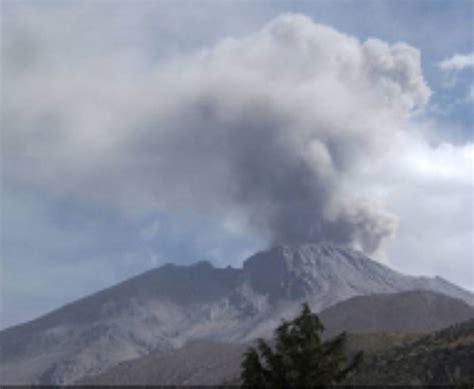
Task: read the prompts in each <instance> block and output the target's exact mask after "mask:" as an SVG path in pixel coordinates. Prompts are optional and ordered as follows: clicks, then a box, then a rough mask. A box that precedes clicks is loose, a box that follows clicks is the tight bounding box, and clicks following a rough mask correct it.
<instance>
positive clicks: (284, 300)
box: [0, 244, 474, 384]
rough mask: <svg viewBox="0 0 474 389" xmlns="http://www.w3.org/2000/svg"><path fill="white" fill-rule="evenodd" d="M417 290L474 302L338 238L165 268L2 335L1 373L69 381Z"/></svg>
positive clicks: (7, 379)
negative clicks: (365, 298)
mask: <svg viewBox="0 0 474 389" xmlns="http://www.w3.org/2000/svg"><path fill="white" fill-rule="evenodd" d="M414 289H428V290H434V291H438V292H441V293H445V294H447V295H451V296H454V297H459V298H463V299H464V300H465V301H467V302H469V303H471V304H473V303H474V297H473V295H472V294H471V293H469V292H467V291H464V290H463V289H461V288H458V287H456V286H454V285H452V284H449V283H448V282H446V281H444V280H441V279H438V278H433V279H430V278H417V277H410V276H406V275H402V274H400V273H398V272H395V271H393V270H391V269H389V268H387V267H385V266H382V265H381V264H379V263H377V262H375V261H372V260H371V259H369V258H367V257H366V256H364V255H363V254H361V253H359V252H357V251H354V250H349V249H345V248H340V247H335V246H332V245H329V244H309V245H302V246H298V247H290V246H278V247H276V248H273V249H271V250H268V251H265V252H261V253H258V254H256V255H254V256H252V257H250V258H249V259H247V260H246V261H245V263H244V265H243V268H242V269H232V268H226V269H219V268H214V267H213V266H212V265H210V264H209V263H207V262H200V263H197V264H195V265H191V266H174V265H165V266H163V267H161V268H159V269H155V270H152V271H149V272H147V273H145V274H142V275H140V276H138V277H135V278H133V279H130V280H128V281H125V282H123V283H120V284H118V285H116V286H114V287H111V288H109V289H106V290H104V291H102V292H99V293H96V294H94V295H91V296H89V297H86V298H84V299H81V300H78V301H76V302H74V303H71V304H68V305H66V306H65V307H63V308H60V309H58V310H56V311H54V312H51V313H50V314H47V315H45V316H43V317H40V318H38V319H36V320H33V321H31V322H29V323H25V324H22V325H19V326H15V327H12V328H9V329H6V330H4V331H2V332H0V377H1V380H2V381H3V382H2V383H3V384H9V383H10V384H32V383H41V384H66V383H70V382H73V381H76V380H78V379H80V377H83V376H85V375H91V374H97V373H100V372H101V371H104V370H105V369H107V368H109V367H111V366H113V365H115V364H117V363H119V362H121V361H125V360H128V359H133V358H138V357H141V356H144V355H147V354H149V353H150V352H151V351H152V350H153V351H154V352H157V353H160V352H166V351H168V350H172V349H176V348H179V347H181V346H182V345H184V344H185V343H186V342H188V341H191V340H196V339H211V340H217V341H219V340H221V341H222V340H224V341H226V342H246V341H250V340H252V339H254V338H256V337H258V336H267V335H269V334H271V333H272V331H273V329H274V328H275V327H276V326H277V325H278V323H279V321H280V320H281V318H283V317H286V318H291V317H293V316H294V315H295V314H296V313H297V311H298V310H299V308H300V304H301V302H303V301H309V303H310V304H311V306H312V308H313V309H314V310H316V311H319V310H321V309H323V308H325V307H328V306H330V305H333V304H335V303H337V302H340V301H342V300H345V299H348V298H350V297H354V296H357V295H367V294H373V293H396V292H400V291H406V290H414Z"/></svg>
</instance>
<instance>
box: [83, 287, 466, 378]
mask: <svg viewBox="0 0 474 389" xmlns="http://www.w3.org/2000/svg"><path fill="white" fill-rule="evenodd" d="M417 312H418V313H419V314H420V315H423V316H422V317H418V315H417ZM413 315H415V317H412V316H413ZM319 316H320V318H321V320H322V321H323V323H324V326H325V328H326V331H325V332H324V336H325V337H327V336H332V335H335V334H338V333H340V332H342V331H348V332H350V333H351V336H350V337H349V344H348V347H349V351H350V350H352V349H354V350H359V349H363V350H364V351H366V352H369V353H373V352H374V351H377V349H380V348H382V349H383V350H384V351H385V350H386V349H389V348H390V346H391V345H394V343H398V342H401V343H408V340H407V339H410V338H412V337H416V336H415V334H413V333H419V332H431V331H433V330H437V329H440V328H444V327H447V326H449V325H452V324H455V323H460V322H463V321H466V320H468V319H471V318H474V308H473V307H471V306H469V305H467V304H466V303H464V302H463V301H461V300H458V299H454V298H451V297H447V296H445V295H442V294H439V293H433V292H428V291H410V292H400V293H396V294H379V295H369V296H358V297H354V298H351V299H349V300H346V301H343V302H341V303H338V304H336V305H335V306H333V307H329V308H327V309H325V310H323V311H322V312H321V313H320V314H319ZM403 318H406V320H404V319H403ZM386 331H389V332H386ZM407 333H412V334H411V335H410V336H408V334H407ZM246 348H247V346H246V345H243V344H230V343H222V342H215V341H209V340H207V341H199V342H191V343H190V344H187V345H185V346H184V347H182V348H180V349H178V350H170V351H168V352H166V353H161V354H160V353H151V354H150V355H147V356H145V357H142V358H138V359H134V360H131V361H126V362H122V363H121V364H119V365H117V366H115V367H112V368H111V369H109V370H107V371H106V372H105V373H103V374H99V375H98V376H95V377H90V378H88V379H85V380H84V381H83V382H80V383H81V384H91V385H105V384H108V385H217V384H222V383H224V382H234V383H237V382H238V377H239V372H240V362H241V360H242V354H243V352H244V351H245V350H246Z"/></svg>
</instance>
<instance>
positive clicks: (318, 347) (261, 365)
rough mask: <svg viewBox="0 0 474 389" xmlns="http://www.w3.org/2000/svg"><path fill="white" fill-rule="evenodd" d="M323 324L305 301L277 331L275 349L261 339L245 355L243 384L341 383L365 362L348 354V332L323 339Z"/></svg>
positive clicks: (317, 384) (293, 384)
mask: <svg viewBox="0 0 474 389" xmlns="http://www.w3.org/2000/svg"><path fill="white" fill-rule="evenodd" d="M323 331H324V327H323V324H322V323H321V321H320V320H319V318H318V316H317V315H316V314H314V313H312V312H311V310H310V308H309V306H308V304H306V303H305V304H303V310H302V312H301V314H300V315H299V316H298V317H297V318H295V319H294V320H292V321H283V322H282V324H281V325H280V326H279V327H278V328H277V329H276V331H275V346H274V348H273V349H272V347H270V346H269V345H268V344H267V343H266V342H265V341H264V340H262V339H259V340H258V343H257V348H254V347H251V348H250V349H249V350H248V351H247V352H246V353H245V354H244V357H243V361H242V365H241V366H242V371H241V381H242V384H243V386H252V387H265V386H267V387H274V386H279V387H281V386H324V385H334V384H338V383H341V382H342V381H343V380H344V379H345V378H346V377H347V376H348V374H349V373H351V372H352V371H353V370H355V369H356V368H357V367H358V366H359V365H360V363H361V362H362V353H358V354H357V355H356V356H355V358H354V359H353V361H352V362H351V363H348V362H347V359H346V355H345V344H346V333H342V334H340V335H338V336H336V337H335V338H333V339H330V340H328V341H325V342H322V341H321V337H320V335H321V333H322V332H323Z"/></svg>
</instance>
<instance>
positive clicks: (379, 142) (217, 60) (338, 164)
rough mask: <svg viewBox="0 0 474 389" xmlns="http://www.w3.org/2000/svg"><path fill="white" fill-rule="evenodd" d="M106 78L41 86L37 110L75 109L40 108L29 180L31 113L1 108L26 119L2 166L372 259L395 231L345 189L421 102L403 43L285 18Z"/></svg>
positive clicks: (121, 201)
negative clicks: (44, 115)
mask: <svg viewBox="0 0 474 389" xmlns="http://www.w3.org/2000/svg"><path fill="white" fill-rule="evenodd" d="M117 74H118V72H117V73H114V72H112V75H108V74H107V72H104V73H103V74H101V75H100V76H101V78H100V79H99V77H98V78H97V79H92V80H91V79H90V76H89V75H84V80H83V81H84V82H77V83H76V84H74V85H73V87H71V86H70V85H68V83H67V82H64V85H63V86H62V87H57V90H56V89H52V90H49V96H50V97H49V98H48V99H46V101H44V99H43V101H41V103H40V106H39V107H36V108H35V112H38V111H39V112H40V113H41V112H42V111H43V112H49V113H51V112H52V111H54V110H55V109H56V110H58V111H61V109H62V108H64V107H60V106H59V107H58V104H61V102H62V101H63V100H62V99H61V98H60V97H61V96H66V97H69V94H72V95H73V97H72V100H74V101H76V102H78V106H77V107H75V108H74V110H71V109H69V110H64V109H63V111H62V112H64V111H67V112H69V113H68V116H67V117H66V118H65V117H64V115H62V116H61V120H58V121H55V120H53V119H54V118H55V116H54V115H51V114H50V115H49V116H48V120H49V122H48V128H49V129H50V130H49V131H59V132H60V133H62V134H63V135H61V136H54V137H51V139H54V141H53V142H51V143H48V144H45V143H41V144H39V146H38V147H41V148H42V149H41V150H42V151H44V154H43V155H44V156H46V157H45V158H46V159H45V160H43V163H44V164H46V165H45V166H47V167H46V168H45V169H44V171H42V172H41V173H38V172H36V174H35V175H34V176H32V175H31V173H29V171H30V170H29V166H30V165H28V163H25V160H26V159H25V155H27V153H28V150H31V148H29V149H28V148H27V147H25V144H26V143H28V142H24V141H22V142H18V136H21V137H22V138H21V139H23V140H25V139H30V142H35V141H37V139H38V137H37V136H36V137H35V129H34V127H33V125H31V123H32V122H34V119H35V118H34V117H33V118H31V120H26V119H25V118H24V116H20V114H18V115H17V116H15V110H14V109H13V108H12V107H14V101H13V102H11V105H12V106H11V107H7V109H8V108H10V114H9V116H8V118H7V119H6V122H7V127H8V125H10V126H11V127H15V126H20V125H22V126H23V127H22V128H21V131H10V132H8V131H7V136H6V137H5V138H6V139H5V141H6V145H7V146H8V147H6V149H7V150H9V158H6V161H7V163H11V166H7V168H8V170H9V171H11V172H14V175H15V177H17V178H20V179H24V180H29V181H32V180H33V181H34V180H40V181H41V182H47V183H48V185H49V186H50V187H56V188H57V190H58V191H61V192H67V191H68V190H71V189H70V188H74V190H75V191H81V192H82V194H84V195H87V196H92V197H94V198H96V199H101V200H102V201H107V202H108V203H109V204H110V203H116V204H117V205H119V206H130V204H137V203H138V204H142V205H143V204H147V205H150V206H153V207H157V208H159V209H165V210H174V211H176V210H178V211H183V210H184V211H188V210H190V211H196V212H203V213H210V214H213V215H215V216H216V217H217V218H220V217H222V218H225V217H228V215H229V214H232V213H238V214H239V215H241V216H242V218H243V219H244V220H245V221H246V223H247V224H248V225H249V226H251V228H252V231H253V233H259V234H262V236H264V237H265V238H266V239H268V240H269V241H270V242H290V243H295V242H304V241H321V240H324V241H331V242H336V243H339V244H345V245H351V246H356V247H359V248H361V249H363V250H364V251H366V252H369V253H372V252H374V251H376V250H377V249H378V248H379V246H380V244H381V243H382V242H383V240H384V239H386V238H387V237H390V236H391V235H392V234H393V233H394V230H395V226H396V218H395V217H394V216H393V215H391V214H390V213H388V212H387V211H385V210H384V209H383V208H382V207H379V206H376V205H375V204H376V202H375V201H373V199H367V198H360V196H359V195H358V194H357V193H355V191H354V193H353V192H352V190H351V188H347V186H345V185H343V184H344V182H346V179H347V178H348V177H350V176H351V174H352V173H353V172H354V171H355V170H356V169H357V168H358V165H359V163H360V162H361V161H365V162H366V161H370V159H371V158H378V156H380V155H382V154H383V153H385V152H386V150H388V149H389V148H390V143H391V140H390V139H391V137H392V136H394V134H396V132H397V131H398V128H399V127H403V123H404V122H405V121H407V120H409V117H410V115H411V114H412V113H413V112H416V111H417V110H419V109H422V108H423V107H424V105H425V104H426V103H427V101H428V99H429V95H430V90H429V88H428V87H427V85H426V84H425V82H424V80H423V76H422V72H421V67H420V58H419V52H418V51H417V50H416V49H414V48H413V47H410V46H408V45H406V44H403V43H398V44H395V45H391V46H390V45H388V44H386V43H384V42H382V41H379V40H376V39H369V40H367V41H366V42H363V43H361V42H359V41H358V40H357V39H355V38H353V37H350V36H347V35H344V34H341V33H339V32H337V31H335V30H333V29H332V28H330V27H327V26H323V25H317V24H314V23H313V22H312V21H311V20H310V19H308V18H306V17H303V16H299V15H284V16H281V17H279V18H277V19H275V20H273V21H271V22H270V23H268V24H267V25H265V26H264V27H263V28H262V29H261V30H260V31H257V32H256V33H254V34H252V35H249V36H246V37H243V38H240V39H234V38H229V39H225V40H223V41H221V42H220V43H218V44H217V45H216V46H215V47H212V48H209V49H203V50H201V51H199V52H197V53H193V54H192V55H189V56H186V57H181V58H176V59H174V60H173V61H169V62H167V63H158V64H156V65H155V66H153V67H152V69H151V70H149V71H147V72H144V74H141V75H140V76H135V77H134V78H133V79H125V78H123V79H122V78H120V77H119V78H114V77H117ZM43 76H44V75H43ZM55 77H58V76H56V75H54V74H49V75H48V77H47V79H49V80H50V79H54V78H55ZM79 79H80V77H79ZM17 81H18V80H17ZM56 81H57V82H56V83H55V84H54V85H56V86H57V85H61V82H60V80H59V81H58V80H56ZM25 83H26V81H25ZM91 85H94V87H93V88H92V89H93V91H94V93H91V92H90V90H91V88H90V86H91ZM27 86H28V85H26V86H25V85H22V84H21V83H20V85H19V86H18V88H19V90H21V88H22V87H23V88H26V87H27ZM88 87H89V88H88ZM55 94H56V95H57V96H56V95H55ZM51 96H52V97H51ZM55 96H56V97H57V99H55V98H54V97H55ZM20 97H21V96H20ZM38 100H39V101H40V99H38ZM66 100H67V99H66ZM91 100H92V101H93V102H94V101H100V104H101V105H100V106H101V107H102V110H101V111H100V112H96V111H94V109H92V108H91ZM41 104H42V105H41ZM92 106H94V105H93V104H92ZM94 107H96V105H95V106H94ZM22 114H24V112H22ZM35 114H36V113H35ZM31 115H33V114H31ZM58 123H59V124H58ZM68 124H69V126H68ZM56 125H57V126H59V125H60V126H61V127H60V129H58V128H55V126H56ZM29 126H30V127H31V128H30V127H29ZM65 131H66V132H68V131H69V132H68V133H66V134H64V132H65ZM58 150H61V151H58ZM48 167H49V168H48ZM85 188H87V190H86V189H85Z"/></svg>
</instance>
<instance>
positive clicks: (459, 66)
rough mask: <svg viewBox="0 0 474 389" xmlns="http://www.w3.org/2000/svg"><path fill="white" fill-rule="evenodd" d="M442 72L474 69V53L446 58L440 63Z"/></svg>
mask: <svg viewBox="0 0 474 389" xmlns="http://www.w3.org/2000/svg"><path fill="white" fill-rule="evenodd" d="M438 66H439V68H440V69H442V70H449V71H459V70H463V69H471V68H474V53H470V54H455V55H453V56H452V57H450V58H446V59H444V60H442V61H441V62H439V63H438Z"/></svg>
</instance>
